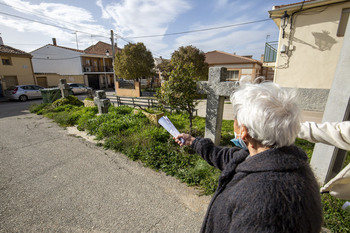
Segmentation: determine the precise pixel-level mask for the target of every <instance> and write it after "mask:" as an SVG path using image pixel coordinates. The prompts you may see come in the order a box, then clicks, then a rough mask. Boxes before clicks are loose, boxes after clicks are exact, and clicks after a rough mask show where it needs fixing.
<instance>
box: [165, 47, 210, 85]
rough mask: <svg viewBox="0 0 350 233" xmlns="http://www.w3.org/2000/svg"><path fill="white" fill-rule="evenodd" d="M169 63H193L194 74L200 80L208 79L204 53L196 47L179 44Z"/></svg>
mask: <svg viewBox="0 0 350 233" xmlns="http://www.w3.org/2000/svg"><path fill="white" fill-rule="evenodd" d="M171 63H172V65H173V66H174V64H182V65H184V64H191V63H192V64H193V69H194V76H196V77H198V78H199V79H200V80H207V79H208V64H207V63H206V62H205V53H204V52H203V51H200V50H199V49H198V48H196V47H194V46H192V45H188V46H186V47H183V46H181V47H180V48H179V49H178V50H176V51H175V52H174V53H173V54H172V55H171Z"/></svg>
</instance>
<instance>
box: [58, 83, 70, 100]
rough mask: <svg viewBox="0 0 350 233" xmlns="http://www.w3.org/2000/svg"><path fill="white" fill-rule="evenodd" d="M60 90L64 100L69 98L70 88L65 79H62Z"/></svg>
mask: <svg viewBox="0 0 350 233" xmlns="http://www.w3.org/2000/svg"><path fill="white" fill-rule="evenodd" d="M58 88H59V89H60V90H61V96H62V98H67V97H68V96H69V90H70V87H69V85H68V84H67V81H66V80H65V79H60V82H59V84H58Z"/></svg>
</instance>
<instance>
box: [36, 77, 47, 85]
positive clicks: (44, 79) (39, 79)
mask: <svg viewBox="0 0 350 233" xmlns="http://www.w3.org/2000/svg"><path fill="white" fill-rule="evenodd" d="M36 82H37V83H38V86H41V87H48V85H47V77H37V78H36Z"/></svg>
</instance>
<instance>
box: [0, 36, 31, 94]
mask: <svg viewBox="0 0 350 233" xmlns="http://www.w3.org/2000/svg"><path fill="white" fill-rule="evenodd" d="M27 84H36V83H35V80H34V72H33V66H32V55H30V54H29V53H26V52H24V51H22V50H19V49H16V48H13V47H10V46H7V45H5V44H4V43H3V40H2V38H1V37H0V96H2V95H3V93H4V91H5V90H6V89H7V88H9V87H11V86H16V85H27Z"/></svg>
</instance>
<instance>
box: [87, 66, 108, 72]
mask: <svg viewBox="0 0 350 233" xmlns="http://www.w3.org/2000/svg"><path fill="white" fill-rule="evenodd" d="M82 68H83V72H84V73H88V72H98V73H104V72H106V73H108V72H113V67H112V66H104V67H103V66H82Z"/></svg>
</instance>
